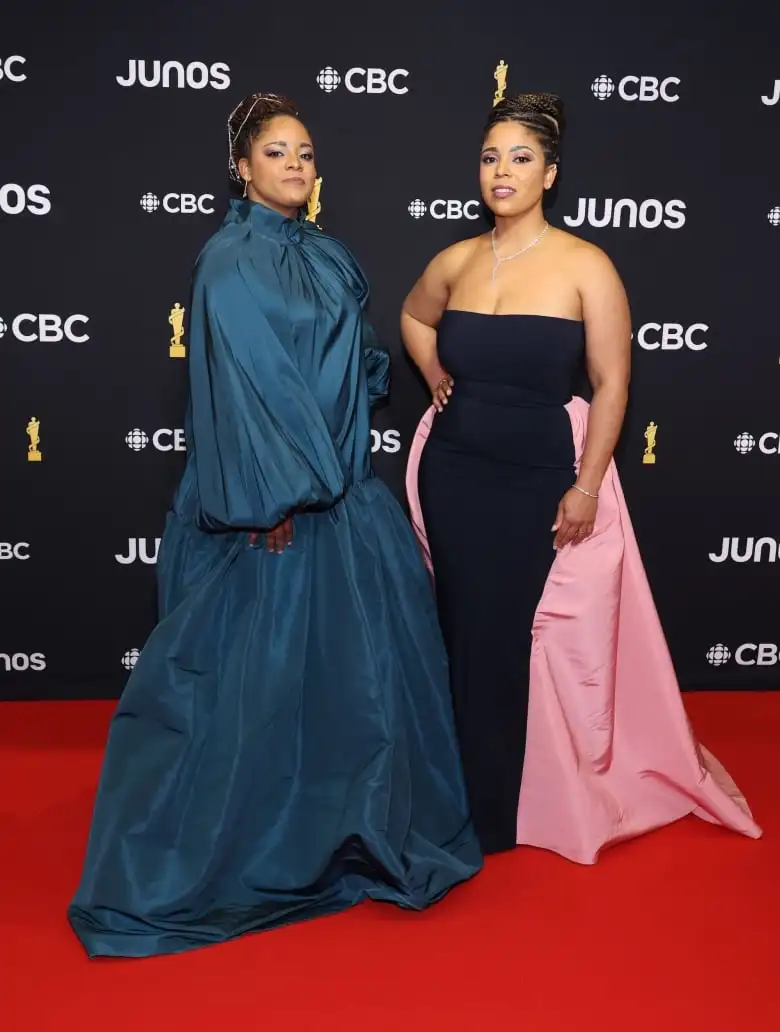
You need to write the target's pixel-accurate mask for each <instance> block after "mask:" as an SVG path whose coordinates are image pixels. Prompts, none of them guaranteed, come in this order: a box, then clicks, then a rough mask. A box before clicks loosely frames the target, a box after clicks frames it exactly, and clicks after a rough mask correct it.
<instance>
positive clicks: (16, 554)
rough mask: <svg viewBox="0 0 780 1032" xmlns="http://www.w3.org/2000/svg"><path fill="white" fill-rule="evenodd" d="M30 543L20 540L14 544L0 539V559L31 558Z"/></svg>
mask: <svg viewBox="0 0 780 1032" xmlns="http://www.w3.org/2000/svg"><path fill="white" fill-rule="evenodd" d="M29 558H30V545H29V542H27V541H19V542H17V543H16V544H15V545H12V544H11V542H10V541H0V560H2V559H29Z"/></svg>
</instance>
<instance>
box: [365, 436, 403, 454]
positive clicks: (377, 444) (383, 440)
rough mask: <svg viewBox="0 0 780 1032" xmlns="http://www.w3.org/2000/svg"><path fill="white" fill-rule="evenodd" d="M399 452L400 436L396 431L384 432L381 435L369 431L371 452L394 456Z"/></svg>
mask: <svg viewBox="0 0 780 1032" xmlns="http://www.w3.org/2000/svg"><path fill="white" fill-rule="evenodd" d="M400 450H401V434H400V432H399V431H398V430H384V431H383V432H382V433H380V432H379V431H378V430H372V431H371V451H372V452H378V451H383V452H387V453H388V454H389V455H394V454H395V453H396V452H398V451H400Z"/></svg>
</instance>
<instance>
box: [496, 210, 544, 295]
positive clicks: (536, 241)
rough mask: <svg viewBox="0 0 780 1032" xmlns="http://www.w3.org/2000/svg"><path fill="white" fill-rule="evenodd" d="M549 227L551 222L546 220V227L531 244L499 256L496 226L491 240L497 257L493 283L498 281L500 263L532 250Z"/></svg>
mask: <svg viewBox="0 0 780 1032" xmlns="http://www.w3.org/2000/svg"><path fill="white" fill-rule="evenodd" d="M549 228H550V223H549V222H545V224H544V229H543V230H542V232H541V233H540V234H539V236H538V237H537V238H536V240H532V241H531V243H530V244H526V245H525V247H521V248H520V250H519V251H516V252H515V253H514V254H508V255H507V256H506V258H499V256H498V252H497V251H496V228H495V226H494V227H493V230H492V232H491V234H490V242H491V244H492V245H493V257H494V258H495V262H494V264H493V272H492V273H491V276H490V279H491V281H492V282H493V283H495V282H496V271H497V269H498V267H499V265H500V264H501V263H502V262H511V261H512V259H513V258H519V257H520V255H521V254H523V253H524V252H525V251H530V250H531V248H532V247H536V245H537V244H538V243H539V241H540V240H541V239H542V237H543V236H544V234H545V233H546V232H547V230H548V229H549Z"/></svg>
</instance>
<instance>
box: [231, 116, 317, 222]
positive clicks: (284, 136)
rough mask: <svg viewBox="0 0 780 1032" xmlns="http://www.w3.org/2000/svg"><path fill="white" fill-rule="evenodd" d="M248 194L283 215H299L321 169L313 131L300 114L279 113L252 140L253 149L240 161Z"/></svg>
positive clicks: (240, 170)
mask: <svg viewBox="0 0 780 1032" xmlns="http://www.w3.org/2000/svg"><path fill="white" fill-rule="evenodd" d="M238 170H239V172H240V173H241V176H242V178H243V179H244V180H245V181H246V180H249V182H248V183H247V197H249V198H250V199H251V200H253V201H259V202H260V203H261V204H265V205H266V206H267V207H268V208H273V209H274V210H275V211H278V212H281V214H283V215H287V216H289V217H291V218H292V217H295V215H297V213H298V209H299V208H300V207H301V206H302V205H304V204H305V203H306V201H307V200H308V199H309V195H310V194H311V192H312V189H313V187H314V180H315V179H316V177H317V169H316V167H315V165H314V147H312V145H311V141H310V140H309V134H308V133H307V132H306V128H305V126H303V125H302V124H301V123H300V122H299V121H298V119H297V118H291V117H290V116H289V115H277V116H276V118H273V119H271V121H270V122H268V123H267V124H266V126H265V128H264V129H263V131H262V132H261V133H260V135H259V136H258V137H257V139H256V140H253V141H252V151H251V154H250V156H249V159H247V158H241V159H240V160H239V162H238Z"/></svg>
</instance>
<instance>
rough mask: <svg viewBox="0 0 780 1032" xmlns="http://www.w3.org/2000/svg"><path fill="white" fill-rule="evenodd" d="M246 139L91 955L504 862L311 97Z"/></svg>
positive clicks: (86, 908)
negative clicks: (388, 425) (320, 186)
mask: <svg viewBox="0 0 780 1032" xmlns="http://www.w3.org/2000/svg"><path fill="white" fill-rule="evenodd" d="M230 147H231V162H230V164H231V171H232V173H233V175H234V177H237V176H238V175H240V176H241V177H242V178H243V179H244V181H245V182H246V183H247V186H246V188H245V189H246V192H247V193H248V196H247V197H246V199H244V200H235V201H232V202H231V204H230V210H229V212H228V215H227V217H226V219H225V221H224V223H223V225H222V228H221V229H220V230H219V231H218V232H217V233H216V234H215V235H214V236H213V237H212V238H211V240H209V242H208V243H207V244H206V246H205V248H204V250H203V252H202V253H201V255H200V257H199V259H198V262H197V265H196V270H195V277H194V285H193V296H192V303H191V319H190V330H189V332H190V337H189V341H190V404H189V411H188V418H187V441H188V450H189V454H188V462H187V467H186V471H185V473H184V476H183V479H182V482H181V484H180V486H179V489H178V492H177V494H176V498H175V501H174V504H173V507H172V511H171V512H170V513H169V514H168V518H167V524H166V529H165V534H164V537H163V542H162V546H161V549H160V555H159V563H158V576H159V594H160V609H161V614H160V615H161V620H160V623H159V624H158V626H157V627H156V629H155V630H154V632H153V633H152V635H151V637H150V638H149V640H148V642H147V644H146V647H145V648H144V650H143V652H142V654H141V657H140V658H139V660H138V663H137V665H136V667H135V670H134V671H133V674H132V676H131V678H130V680H129V682H128V684H127V687H126V688H125V691H124V693H123V695H122V698H121V700H120V702H119V706H118V708H117V711H116V713H115V715H114V718H113V720H112V724H111V729H110V734H109V740H108V746H107V750H106V756H105V761H104V766H103V771H102V775H101V780H100V786H99V790H98V794H97V799H96V803H95V810H94V814H93V820H92V827H91V831H90V836H89V843H88V847H87V856H86V860H85V865H84V870H83V874H82V878H81V883H80V885H79V888H78V890H77V892H76V895H75V898H74V900H73V902H72V903H71V905H70V908H69V911H68V916H69V919H70V922H71V924H72V926H73V929H74V930H75V932H76V934H77V935H78V937H79V939H80V940H81V942H82V943H83V945H84V947H85V948H86V950H87V952H88V954H89V955H90V956H101V955H102V956H133V957H139V956H149V955H152V954H160V953H175V952H180V951H183V950H187V949H191V948H194V947H197V946H201V945H205V944H209V943H216V942H220V941H223V940H226V939H229V938H232V937H235V936H237V935H240V934H242V933H244V932H250V931H256V930H260V929H265V928H271V927H274V926H277V925H281V924H286V923H289V922H292V921H296V920H303V919H305V918H311V917H315V916H317V915H320V914H328V913H333V912H335V911H338V910H342V909H344V908H346V907H349V906H351V905H353V904H355V903H358V902H359V901H361V900H364V899H374V900H382V901H386V902H391V903H395V904H397V905H399V906H401V907H406V908H409V909H414V910H419V909H422V908H423V907H425V906H427V905H428V904H430V903H433V902H434V901H436V900H438V899H440V898H441V897H442V896H443V895H444V894H445V893H446V892H447V891H448V890H449V889H450V888H451V887H452V886H454V885H455V884H457V883H458V882H461V881H464V880H465V879H467V878H469V877H471V876H472V875H473V874H474V873H475V872H476V871H477V870H478V869H479V868H480V866H481V863H482V859H481V854H480V851H479V847H478V845H477V842H476V838H475V835H474V832H473V829H472V826H471V823H470V820H469V816H468V807H467V802H466V795H465V791H464V787H463V782H462V775H461V768H460V760H459V755H458V750H457V745H456V739H455V733H454V727H453V717H452V712H451V702H450V695H449V687H448V677H447V661H446V656H445V651H444V646H443V643H442V639H441V636H440V631H439V628H438V624H437V620H436V612H435V607H434V601H433V596H432V591H431V587H430V584H429V580H428V576H427V574H426V572H425V570H424V568H423V565H422V561H421V558H420V555H419V550H418V547H417V544H416V543H415V541H414V539H413V536H412V532H411V529H410V527H409V525H408V523H407V521H406V518H405V517H404V515H403V513H402V511H401V509H400V507H399V506H398V504H397V503H396V501H395V500H394V498H393V497H392V496H391V494H390V492H389V491H388V489H387V488H386V487H385V486H384V484H382V483H381V481H380V480H378V479H377V478H376V477H375V476H374V475H373V473H372V470H371V461H370V428H369V412H370V402H371V400H372V399H376V398H379V397H381V396H383V395H384V394H385V393H386V390H387V380H388V356H387V354H386V353H385V352H382V351H379V350H377V349H375V348H374V347H373V346H371V336H370V331H369V329H368V326H367V324H366V322H365V321H364V317H363V307H364V305H365V302H366V299H367V294H368V288H367V284H366V281H365V279H364V277H363V275H362V273H361V271H360V269H359V268H358V266H357V264H356V263H355V261H354V259H353V258H352V256H351V255H350V253H349V252H348V251H347V250H346V248H345V247H343V246H342V245H341V244H340V243H338V242H337V241H336V240H334V239H332V238H331V237H328V236H326V235H325V234H324V233H322V232H321V231H320V230H319V229H317V228H316V227H315V226H313V225H312V224H311V223H309V222H307V221H305V220H302V219H301V218H300V217H299V216H298V212H299V210H300V206H301V205H303V204H304V203H305V201H306V198H307V197H308V196H309V194H310V193H311V190H312V186H313V183H314V161H313V150H312V148H311V144H310V143H309V142H308V138H307V136H306V130H305V128H304V127H303V126H302V125H301V123H300V122H299V121H298V120H297V118H296V112H295V109H294V108H293V107H292V106H291V105H290V103H289V102H288V101H284V100H283V99H281V98H277V97H274V96H273V95H269V94H253V95H252V96H250V97H249V98H247V99H246V100H245V101H244V102H242V104H241V105H239V107H238V108H237V109H236V111H235V112H234V113H233V115H232V116H231V120H230ZM296 216H298V217H296Z"/></svg>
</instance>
